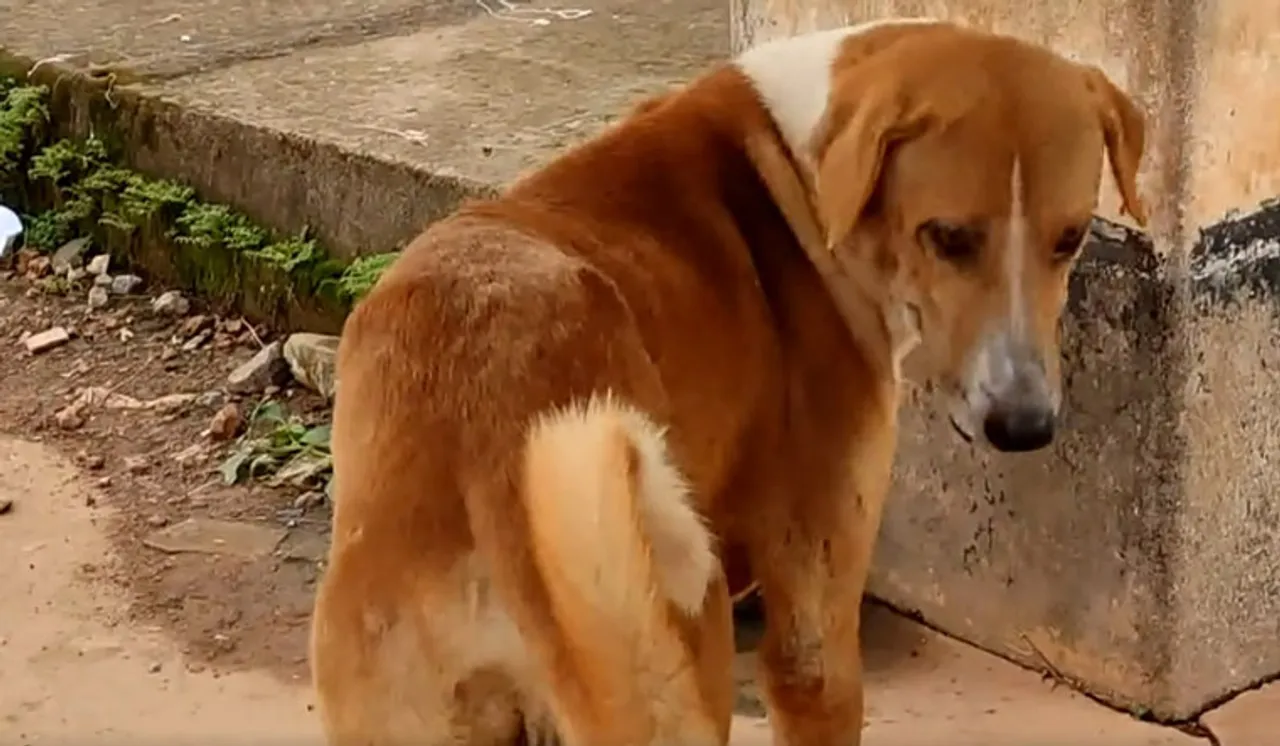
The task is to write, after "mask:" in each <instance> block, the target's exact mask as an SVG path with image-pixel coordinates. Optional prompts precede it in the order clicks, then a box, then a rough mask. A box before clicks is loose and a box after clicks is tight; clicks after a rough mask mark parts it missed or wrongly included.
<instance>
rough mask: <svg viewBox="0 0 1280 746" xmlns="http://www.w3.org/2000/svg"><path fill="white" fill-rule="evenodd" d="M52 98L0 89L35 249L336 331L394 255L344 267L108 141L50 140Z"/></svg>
mask: <svg viewBox="0 0 1280 746" xmlns="http://www.w3.org/2000/svg"><path fill="white" fill-rule="evenodd" d="M52 131H53V128H52V127H51V126H50V121H49V107H48V90H47V89H46V88H45V87H43V86H30V85H19V84H17V83H15V82H14V81H12V80H8V81H6V80H4V79H0V199H3V200H4V201H5V202H6V203H7V204H9V205H11V206H15V207H17V208H18V209H19V210H21V211H22V212H24V213H25V214H26V216H27V217H26V220H27V231H26V235H25V240H26V243H27V245H28V246H31V247H32V248H35V249H37V250H40V251H52V250H54V249H56V248H57V247H58V246H60V245H62V244H63V243H65V242H66V241H68V240H70V239H71V238H74V237H76V236H90V237H91V238H92V239H93V241H94V243H95V244H96V245H98V246H99V247H101V248H103V249H105V250H106V251H108V252H109V253H110V254H111V255H112V257H113V258H114V259H116V260H118V261H119V262H121V263H124V264H128V265H136V266H141V267H144V268H146V270H147V271H148V272H149V273H150V274H151V275H152V276H155V277H157V278H158V279H161V280H162V281H164V282H167V283H172V284H175V285H177V286H179V287H182V288H184V289H187V290H189V291H191V292H193V293H195V294H198V295H200V296H201V297H204V298H206V299H208V300H210V301H212V302H213V303H214V304H215V305H218V306H223V307H234V308H236V309H238V310H240V311H241V312H243V313H245V314H246V315H249V316H251V317H255V318H257V319H259V320H262V321H266V322H269V323H272V324H276V325H285V326H294V327H296V326H305V327H312V328H317V330H321V329H325V328H327V329H328V330H330V331H336V328H337V327H338V326H339V325H340V324H341V320H342V318H343V317H344V316H345V315H346V313H347V311H348V310H349V309H350V306H351V304H352V303H353V302H354V301H356V300H358V299H359V298H360V297H361V296H363V295H364V293H366V292H368V290H369V288H370V287H372V285H373V283H374V282H375V281H376V280H377V277H378V276H379V275H380V273H381V271H382V270H383V269H384V268H385V267H386V266H387V265H388V264H389V263H390V260H391V259H393V258H394V257H395V256H396V254H395V253H388V254H378V255H372V256H363V257H358V258H356V259H354V260H350V261H344V260H340V259H336V258H333V257H332V256H330V254H329V253H328V252H326V251H325V250H324V248H323V247H322V246H320V245H319V244H318V243H317V241H316V240H315V239H314V238H313V237H311V236H310V235H308V233H307V231H305V230H304V231H302V232H301V233H299V234H296V235H286V236H281V235H278V234H275V233H273V232H271V231H268V230H265V229H263V228H262V227H260V226H258V225H256V224H254V223H253V222H252V221H251V220H250V219H249V218H248V217H246V216H245V215H244V214H242V213H240V212H238V211H237V210H235V209H233V208H231V207H229V206H227V205H221V204H213V203H210V202H206V201H204V200H201V199H200V197H199V195H197V194H196V192H195V190H193V189H191V188H190V187H188V186H185V185H183V184H179V183H176V182H174V181H168V180H163V179H152V178H149V177H147V176H144V175H142V174H139V173H137V172H134V171H132V170H129V169H126V168H121V167H120V166H118V165H117V164H118V163H120V162H122V161H121V159H120V158H119V155H120V154H119V153H117V152H113V149H112V148H111V147H110V146H109V145H108V144H107V143H106V142H104V141H103V140H100V139H97V138H93V137H91V138H88V139H86V140H82V141H73V140H68V139H58V140H53V139H52V138H51V137H50V135H49V133H50V132H52Z"/></svg>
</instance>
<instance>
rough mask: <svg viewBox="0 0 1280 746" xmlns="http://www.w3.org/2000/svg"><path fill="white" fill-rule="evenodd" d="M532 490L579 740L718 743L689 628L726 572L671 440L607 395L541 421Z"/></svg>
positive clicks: (533, 524)
mask: <svg viewBox="0 0 1280 746" xmlns="http://www.w3.org/2000/svg"><path fill="white" fill-rule="evenodd" d="M524 479H525V481H524V485H523V498H524V501H525V507H526V509H527V512H528V516H529V528H530V539H531V542H532V549H533V555H534V560H535V563H536V565H537V569H538V572H539V575H541V577H542V579H543V582H544V584H545V587H546V590H547V596H548V598H549V600H550V602H551V606H552V609H553V614H554V616H555V620H556V626H557V627H558V630H557V632H558V637H559V640H558V641H557V642H558V644H557V645H556V647H557V648H558V649H559V650H560V651H561V654H562V655H563V656H564V659H562V665H564V664H567V666H568V671H565V673H568V672H569V671H572V674H570V676H569V677H568V678H570V679H572V681H562V682H561V684H563V685H564V687H568V689H567V690H565V689H564V688H563V687H561V686H557V687H556V688H557V689H561V691H557V698H558V699H559V700H561V702H560V707H558V708H557V709H561V719H563V718H564V717H565V716H570V719H572V720H577V721H578V722H577V723H570V724H565V725H568V726H569V727H571V728H572V729H573V730H577V731H578V735H579V736H581V737H583V738H584V739H586V740H581V741H580V740H579V739H578V738H572V739H570V742H571V743H579V742H584V743H585V742H590V740H589V738H588V737H593V738H605V739H606V740H608V742H617V743H624V742H625V743H650V742H654V743H658V742H661V743H668V742H670V743H676V742H682V743H689V744H695V743H699V744H700V743H715V742H718V740H719V738H718V737H717V736H716V735H715V734H714V730H715V728H714V727H711V728H710V730H708V727H709V726H713V725H714V724H712V723H709V722H708V721H707V719H706V718H705V717H699V716H700V715H703V714H705V712H706V708H705V705H704V704H703V703H702V702H701V699H702V695H701V694H700V691H699V685H698V681H697V677H696V675H695V673H694V670H693V668H694V666H692V665H691V663H692V661H691V660H690V651H689V649H688V647H687V646H686V645H685V644H684V642H683V637H682V635H681V633H680V628H679V625H680V622H679V618H680V616H690V617H692V616H698V615H699V614H700V613H701V611H702V609H703V604H704V600H705V598H706V596H707V591H708V587H709V585H710V583H711V582H712V581H713V580H714V579H715V575H716V573H718V572H720V570H719V561H718V559H717V557H716V552H715V549H714V546H713V540H712V537H711V534H710V532H709V531H708V529H707V527H706V526H705V524H704V522H703V519H702V517H701V515H700V514H699V513H698V511H697V510H696V509H695V508H694V506H693V504H692V500H691V496H690V493H689V488H688V485H687V484H686V482H685V480H684V478H683V476H682V475H681V474H680V471H679V469H678V468H677V467H676V466H675V465H674V464H673V463H672V459H671V457H670V455H669V454H668V450H667V446H666V440H665V437H664V433H663V430H662V429H661V428H659V427H658V426H657V425H656V424H655V423H654V422H653V421H652V420H651V419H650V418H649V417H647V416H646V415H644V414H643V413H642V412H640V411H638V410H637V409H635V408H633V407H630V406H628V405H626V404H624V403H622V402H620V401H618V400H617V399H616V398H614V397H612V396H599V397H595V398H593V399H591V400H590V401H588V402H585V403H582V404H578V405H575V406H573V407H569V408H567V409H564V410H561V411H558V412H555V413H553V414H550V415H546V416H544V417H542V418H541V419H540V420H539V421H538V422H537V423H535V425H534V427H533V428H532V430H531V431H530V434H529V438H528V441H527V445H526V451H525V470H524ZM562 670H563V669H562ZM575 700H576V701H575ZM566 709H567V710H572V711H574V713H573V714H572V715H570V713H568V712H566ZM664 712H665V713H666V714H665V715H664V714H663V713H664ZM584 718H585V720H584ZM606 721H607V722H606ZM624 721H626V722H624ZM624 734H625V735H624ZM614 738H618V739H620V740H617V741H614V740H613V739H614ZM667 738H675V740H670V741H668V740H666V739H667ZM654 739H657V740H654ZM681 739H687V740H681ZM601 742H602V743H603V742H605V741H601Z"/></svg>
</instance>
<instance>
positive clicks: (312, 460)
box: [218, 399, 333, 494]
mask: <svg viewBox="0 0 1280 746" xmlns="http://www.w3.org/2000/svg"><path fill="white" fill-rule="evenodd" d="M218 471H219V473H220V474H221V475H222V481H223V482H224V483H225V484H228V485H232V484H238V483H241V482H244V481H246V480H248V479H264V478H269V483H270V484H272V485H275V486H279V485H290V486H294V487H300V488H307V487H316V486H322V487H323V488H324V490H325V492H326V494H327V493H328V491H329V483H330V481H331V476H332V473H333V458H332V456H331V455H330V453H329V425H327V424H319V425H307V424H305V423H304V422H303V421H302V420H301V419H299V418H298V417H296V416H291V415H289V414H287V413H286V412H285V409H284V407H283V406H282V405H281V404H280V403H279V402H277V401H275V400H273V399H264V400H263V401H261V402H259V403H258V405H257V406H256V407H254V410H253V412H252V413H250V415H249V424H248V427H247V428H246V430H245V433H244V435H242V436H240V439H239V440H237V441H236V445H235V448H233V449H232V451H231V454H230V455H229V456H227V458H226V460H224V461H223V462H222V465H221V466H220V467H218Z"/></svg>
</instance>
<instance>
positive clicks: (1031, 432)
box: [982, 405, 1056, 453]
mask: <svg viewBox="0 0 1280 746" xmlns="http://www.w3.org/2000/svg"><path fill="white" fill-rule="evenodd" d="M1055 419H1056V418H1055V417H1054V413H1053V410H1052V409H1049V408H1047V407H1037V406H1028V405H1016V406H1010V407H996V408H995V409H993V410H991V413H990V414H988V415H987V418H986V420H984V421H983V423H982V434H983V435H985V436H986V437H987V442H989V443H990V444H991V446H992V447H993V448H995V449H996V450H997V451H1005V452H1006V453H1018V452H1022V451H1038V450H1040V449H1041V448H1044V447H1045V446H1047V445H1049V444H1050V443H1052V442H1053V429H1054V425H1055V422H1054V420H1055Z"/></svg>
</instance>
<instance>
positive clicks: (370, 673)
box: [311, 558, 524, 746]
mask: <svg viewBox="0 0 1280 746" xmlns="http://www.w3.org/2000/svg"><path fill="white" fill-rule="evenodd" d="M454 575H457V573H454ZM424 576H429V574H428V573H424ZM437 579H439V578H437ZM455 581H456V578H455V577H449V578H448V582H446V583H444V584H441V585H437V587H436V588H434V589H425V588H423V587H422V584H418V587H417V588H414V587H413V585H411V584H406V585H407V587H406V586H395V589H396V591H401V592H403V591H405V590H410V589H412V590H413V591H417V592H418V594H419V597H418V598H416V599H413V600H403V601H402V602H398V603H388V602H387V599H385V598H378V597H377V596H376V595H375V593H374V592H372V591H371V590H370V588H371V584H370V583H369V582H368V580H367V579H365V578H363V577H360V573H359V572H358V571H357V569H356V567H355V566H354V563H346V564H344V563H343V561H342V560H341V559H340V558H339V560H338V561H337V562H336V563H334V564H333V565H331V566H330V568H329V569H328V572H327V573H326V575H325V578H324V580H323V581H322V582H321V586H320V589H319V593H318V595H317V603H316V611H315V617H314V620H313V625H312V640H311V649H312V653H311V660H312V672H313V679H314V682H315V689H316V693H317V697H318V703H317V704H318V709H319V714H320V717H321V721H322V724H323V728H324V731H325V735H326V739H327V742H328V743H329V745H330V746H462V745H463V744H465V745H466V746H516V744H518V743H519V742H520V739H521V737H522V735H521V734H522V731H523V729H524V717H523V715H522V713H521V707H520V705H521V700H520V698H519V696H518V693H517V689H516V687H515V686H514V682H513V681H512V680H511V678H510V676H509V674H508V672H507V671H506V670H503V669H504V666H503V665H501V664H502V663H503V662H505V661H504V659H508V658H510V654H511V652H512V651H513V650H517V649H518V645H519V641H518V636H517V633H516V632H515V630H514V627H513V625H512V624H511V622H510V620H509V619H507V618H505V615H504V614H502V613H501V612H500V610H497V609H492V608H489V607H488V606H487V605H483V606H480V605H477V604H476V603H474V598H468V597H467V594H466V593H465V592H459V591H462V590H464V588H463V587H460V586H459V585H458V583H457V582H455ZM463 582H464V583H466V582H469V581H465V580H464V581H463ZM382 587H383V588H386V587H388V586H386V585H383V586H382Z"/></svg>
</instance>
